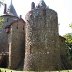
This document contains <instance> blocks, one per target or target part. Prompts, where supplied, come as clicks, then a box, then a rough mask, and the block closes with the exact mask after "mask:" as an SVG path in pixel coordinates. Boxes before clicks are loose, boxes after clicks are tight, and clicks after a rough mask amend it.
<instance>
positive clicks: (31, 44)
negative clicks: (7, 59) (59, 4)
mask: <svg viewBox="0 0 72 72" xmlns="http://www.w3.org/2000/svg"><path fill="white" fill-rule="evenodd" d="M25 28H26V29H25V31H26V32H25V33H26V36H25V62H24V70H25V71H27V70H28V71H30V70H31V71H49V70H51V71H52V70H59V69H61V61H60V52H59V50H60V49H59V34H58V18H57V13H56V12H55V11H54V10H52V9H49V8H48V7H47V5H46V4H45V2H44V1H43V0H41V1H40V3H39V4H38V6H37V7H36V8H35V9H33V10H31V11H29V12H28V13H27V15H26V25H25Z"/></svg>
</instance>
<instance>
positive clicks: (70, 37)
mask: <svg viewBox="0 0 72 72" xmlns="http://www.w3.org/2000/svg"><path fill="white" fill-rule="evenodd" d="M64 38H66V41H65V43H66V45H67V47H68V57H69V59H71V60H72V33H68V34H65V35H64Z"/></svg>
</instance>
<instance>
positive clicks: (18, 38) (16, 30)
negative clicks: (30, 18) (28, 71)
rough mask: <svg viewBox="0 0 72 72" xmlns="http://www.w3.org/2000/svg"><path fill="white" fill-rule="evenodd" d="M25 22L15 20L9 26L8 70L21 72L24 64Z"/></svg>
mask: <svg viewBox="0 0 72 72" xmlns="http://www.w3.org/2000/svg"><path fill="white" fill-rule="evenodd" d="M24 25H25V22H24V20H23V19H19V20H16V21H14V22H12V23H11V25H10V33H9V68H10V69H14V70H17V69H19V70H22V69H23V65H24V64H23V63H24V49H25V48H24V47H25V45H24V44H25V33H24V32H25V30H24Z"/></svg>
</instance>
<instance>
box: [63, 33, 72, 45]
mask: <svg viewBox="0 0 72 72" xmlns="http://www.w3.org/2000/svg"><path fill="white" fill-rule="evenodd" d="M64 38H66V43H67V44H72V34H71V33H68V34H66V35H64Z"/></svg>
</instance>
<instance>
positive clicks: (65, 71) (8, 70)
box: [0, 68, 72, 72]
mask: <svg viewBox="0 0 72 72" xmlns="http://www.w3.org/2000/svg"><path fill="white" fill-rule="evenodd" d="M0 70H1V71H0V72H72V70H62V71H15V70H10V69H5V68H0Z"/></svg>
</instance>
